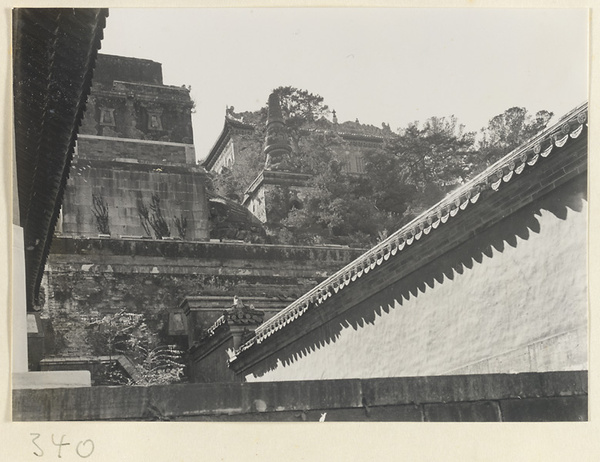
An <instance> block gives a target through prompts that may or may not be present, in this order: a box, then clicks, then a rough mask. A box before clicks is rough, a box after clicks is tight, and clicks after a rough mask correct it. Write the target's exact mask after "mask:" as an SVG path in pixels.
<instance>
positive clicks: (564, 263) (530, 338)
mask: <svg viewBox="0 0 600 462" xmlns="http://www.w3.org/2000/svg"><path fill="white" fill-rule="evenodd" d="M10 21H11V29H12V35H11V37H10V40H11V42H12V44H11V56H10V64H11V65H12V70H11V72H10V76H11V78H12V80H11V83H10V85H11V86H10V90H7V91H8V92H9V93H10V94H11V100H10V101H11V106H10V108H9V109H8V112H9V113H12V117H11V119H10V120H11V122H10V127H6V130H11V131H12V135H13V145H12V151H11V155H10V164H8V161H7V163H6V165H11V164H12V177H13V181H12V186H11V191H10V194H9V197H10V195H12V203H11V204H12V205H11V206H10V208H11V209H12V219H9V223H12V230H11V235H12V238H11V241H10V246H11V247H10V248H11V254H12V255H11V269H10V274H11V278H10V292H11V296H10V310H12V317H11V318H10V319H11V320H10V323H11V325H10V326H9V328H10V329H11V330H12V341H11V346H10V349H11V354H10V371H11V373H10V377H11V384H12V385H11V391H10V393H11V398H10V400H11V403H12V404H11V409H12V411H11V412H12V420H13V422H75V421H76V422H81V421H87V422H138V423H141V422H171V423H173V422H175V423H186V425H187V426H185V425H184V426H183V427H182V426H178V427H177V428H178V429H182V430H181V431H183V432H185V431H186V430H185V429H186V428H190V429H191V428H194V427H193V425H192V424H191V422H220V423H223V422H238V425H237V426H234V427H231V428H234V429H235V430H234V431H235V432H241V433H243V432H244V431H245V430H244V428H246V427H247V426H248V427H249V428H253V427H252V425H251V423H258V422H263V423H264V422H271V423H273V422H275V423H283V422H286V425H287V424H290V423H296V424H298V425H308V426H310V425H311V422H312V423H315V424H317V423H319V424H322V423H325V424H327V423H330V422H365V423H366V422H372V423H373V424H368V425H367V428H368V427H369V425H376V424H375V423H376V422H414V423H420V424H419V425H418V426H417V427H418V428H420V430H422V431H427V429H428V428H432V429H433V428H437V427H435V426H434V425H433V424H432V423H434V422H438V423H439V422H444V423H451V422H454V423H457V422H461V423H464V424H461V425H460V426H458V428H459V429H460V428H463V429H466V428H471V427H467V424H466V423H467V422H468V423H479V422H487V423H496V424H497V425H499V426H500V427H505V426H508V427H510V426H511V425H514V423H517V422H529V423H531V422H546V423H556V422H588V420H589V419H590V416H589V411H588V404H589V403H588V370H589V366H588V364H589V360H590V352H589V350H590V348H589V343H590V340H591V339H590V335H589V320H590V314H589V304H590V303H589V300H588V298H589V289H590V287H589V268H588V261H589V259H591V258H592V257H591V255H589V254H588V249H589V246H588V238H589V236H588V227H589V217H588V200H589V198H588V186H589V181H588V138H589V135H590V134H589V132H588V130H589V118H590V114H589V112H588V94H589V85H590V78H589V66H590V60H589V56H590V46H589V37H590V35H589V34H590V31H589V21H590V10H589V9H587V8H112V7H111V8H62V7H60V8H39V7H18V8H14V9H12V11H11V13H10ZM8 158H9V156H7V159H8ZM10 310H9V311H10ZM239 422H245V423H244V424H243V426H240V425H242V424H239ZM509 423H510V424H509ZM161 425H163V424H161ZM164 425H166V427H162V426H161V427H160V428H167V429H168V428H169V425H172V424H164ZM206 425H207V426H208V427H207V426H204V427H202V428H210V425H213V426H214V425H216V424H214V423H213V424H206ZM364 425H365V424H363V426H364ZM279 426H280V427H281V424H279ZM135 428H137V427H135ZM227 428H230V427H227ZM268 428H271V427H268ZM284 428H285V427H284ZM289 428H302V427H289ZM313 428H314V427H313ZM322 428H327V427H322V426H319V427H318V429H322ZM361 428H362V427H361ZM411 428H412V427H411ZM452 428H456V427H452ZM31 431H32V432H33V431H34V430H31ZM35 431H37V430H35ZM178 431H179V430H178ZM459 431H460V430H459ZM40 432H41V430H40ZM59 433H60V432H56V433H53V435H52V438H50V434H47V435H46V434H43V433H39V432H38V433H31V434H29V433H27V434H26V438H25V440H26V442H25V443H24V444H28V445H29V446H30V447H29V448H28V451H26V453H27V454H29V457H30V458H32V459H34V458H36V457H38V458H39V457H42V456H43V454H46V455H47V456H51V457H56V456H57V455H58V457H65V458H67V457H72V459H69V460H76V459H79V458H87V457H90V460H92V459H94V457H96V459H95V460H104V459H100V457H101V456H100V455H99V453H100V452H101V451H102V450H104V451H106V450H107V449H106V447H104V449H102V448H101V446H102V444H101V443H99V442H97V441H96V442H94V440H93V437H92V436H91V435H87V436H86V435H83V436H81V435H78V436H73V440H72V441H70V442H69V445H67V444H66V443H65V444H62V442H63V440H60V441H61V442H60V443H58V442H57V440H56V438H57V437H59V436H60V434H59ZM36 435H37V436H36ZM80 436H81V437H80ZM65 441H66V440H65ZM204 444H206V442H205V443H204ZM513 450H514V449H510V450H508V451H509V452H508V453H507V454H511V452H510V451H513ZM61 451H62V452H61ZM95 451H97V453H96V454H94V452H95ZM508 458H509V459H511V460H516V459H514V458H512V457H508ZM24 460H25V459H24ZM27 460H29V459H27ZM111 460H113V459H111ZM152 460H154V459H152ZM328 460H331V459H328ZM347 460H350V459H347ZM352 460H354V459H352ZM357 460H358V459H357ZM477 460H480V459H477ZM481 460H483V459H481Z"/></svg>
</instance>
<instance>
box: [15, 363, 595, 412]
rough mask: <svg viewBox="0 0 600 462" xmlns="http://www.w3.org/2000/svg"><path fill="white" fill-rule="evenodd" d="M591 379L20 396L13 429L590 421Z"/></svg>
mask: <svg viewBox="0 0 600 462" xmlns="http://www.w3.org/2000/svg"><path fill="white" fill-rule="evenodd" d="M587 394H588V387H587V373H586V372H551V373H529V374H506V375H505V374H490V375H463V376H445V377H403V378H390V379H366V380H365V379H362V380H359V379H356V380H321V381H299V382H269V383H242V384H240V383H212V384H182V385H167V386H152V387H91V388H71V389H45V390H14V391H13V420H16V421H35V420H171V421H290V422H303V421H307V422H316V421H318V420H319V419H320V418H321V416H322V414H323V413H327V414H326V416H325V419H326V421H417V422H419V421H421V422H422V421H425V422H452V421H454V422H517V421H520V422H541V421H587V419H588V412H587V402H588V399H587Z"/></svg>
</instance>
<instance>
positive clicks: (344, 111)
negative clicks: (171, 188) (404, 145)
mask: <svg viewBox="0 0 600 462" xmlns="http://www.w3.org/2000/svg"><path fill="white" fill-rule="evenodd" d="M587 24H588V20H587V10H585V9H536V10H534V9H475V8H471V9H456V8H453V9H116V8H112V9H111V10H110V16H109V18H108V21H107V26H106V29H105V38H104V41H103V42H102V50H101V52H103V53H108V54H117V55H123V56H132V57H138V58H146V59H151V60H154V61H158V62H161V63H162V64H163V76H164V83H165V84H168V85H178V86H179V85H182V84H185V85H191V86H192V92H191V94H192V98H193V100H194V101H195V102H196V113H195V114H194V115H193V124H194V140H195V144H196V152H197V156H198V158H199V159H202V158H204V157H205V156H206V154H207V153H208V151H209V150H210V148H211V146H212V145H213V144H214V142H215V141H216V139H217V136H218V135H219V133H220V131H221V129H222V126H223V120H224V115H225V107H226V106H227V105H229V106H235V109H236V111H245V110H256V109H258V108H259V107H261V106H262V105H263V104H265V102H266V100H267V98H268V95H269V93H270V91H271V90H272V89H274V88H276V87H278V86H284V85H291V86H295V87H298V88H303V89H306V90H309V91H310V92H312V93H317V94H319V95H321V96H323V97H324V98H325V103H326V104H327V105H328V106H329V107H330V108H332V109H335V110H336V111H337V114H338V119H339V120H340V122H342V121H346V120H355V119H359V120H360V122H362V123H370V124H373V125H376V126H381V123H382V122H386V123H389V124H390V125H391V128H392V129H393V130H396V129H397V128H398V127H401V126H405V125H406V124H407V123H409V122H412V121H415V120H425V119H426V118H428V117H430V116H448V115H455V116H456V117H458V119H459V121H460V122H462V123H464V124H465V125H466V126H467V129H469V130H478V129H480V128H481V127H483V126H485V125H487V122H488V121H489V119H490V118H492V117H493V116H494V115H496V114H499V113H501V112H503V111H504V110H505V109H508V108H509V107H512V106H524V107H526V108H527V109H528V110H529V111H531V112H536V111H538V110H540V109H547V110H549V111H553V112H554V113H555V114H556V116H557V117H558V116H560V115H562V114H563V113H565V112H567V111H569V110H570V109H572V108H573V107H575V106H576V105H578V104H580V103H582V102H583V101H585V100H586V99H587V65H588V63H587V57H588V48H587V40H588V36H587V32H588V31H587Z"/></svg>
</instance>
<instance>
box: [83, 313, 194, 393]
mask: <svg viewBox="0 0 600 462" xmlns="http://www.w3.org/2000/svg"><path fill="white" fill-rule="evenodd" d="M87 337H88V339H87V340H88V344H89V345H90V346H91V347H92V350H93V352H94V354H96V355H98V356H114V355H124V356H125V357H127V358H128V359H129V360H130V361H131V364H132V368H130V369H129V370H127V373H124V372H123V371H121V370H120V369H118V368H117V367H114V366H113V367H107V368H105V370H103V371H102V374H103V375H104V377H103V379H104V380H103V382H105V383H114V384H121V385H163V384H169V383H175V382H179V381H180V380H181V378H182V376H183V373H184V365H183V363H182V355H183V352H182V351H181V350H178V349H177V348H176V347H175V346H173V345H162V344H160V343H159V339H158V335H157V334H156V333H153V332H151V330H150V329H149V328H148V325H147V324H146V320H145V318H144V315H143V314H135V313H129V312H126V311H125V310H121V311H119V312H118V313H115V314H108V315H105V316H103V317H101V318H99V319H97V320H95V321H93V322H91V323H90V325H89V327H88V335H87Z"/></svg>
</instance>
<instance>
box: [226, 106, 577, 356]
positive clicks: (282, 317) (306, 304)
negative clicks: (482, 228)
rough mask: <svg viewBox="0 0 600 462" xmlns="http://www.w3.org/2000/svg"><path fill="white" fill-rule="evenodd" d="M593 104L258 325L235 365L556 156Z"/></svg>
mask: <svg viewBox="0 0 600 462" xmlns="http://www.w3.org/2000/svg"><path fill="white" fill-rule="evenodd" d="M587 108H588V105H587V102H586V103H583V104H581V105H580V106H578V107H576V108H575V109H573V110H572V111H570V112H569V113H567V114H566V115H565V116H563V117H562V118H561V119H560V120H559V122H558V123H556V124H554V125H553V126H552V127H550V128H548V129H546V130H543V131H542V132H541V133H540V134H538V135H537V136H535V137H533V138H531V139H530V140H529V141H528V142H526V143H524V144H523V145H521V146H519V147H518V148H516V149H515V150H513V151H512V152H510V153H509V154H507V155H506V156H504V157H503V158H502V159H500V160H499V161H498V162H496V163H495V164H493V165H492V166H490V167H489V168H487V169H486V170H485V171H483V172H482V173H480V174H479V175H477V176H476V177H475V178H473V179H472V180H470V181H469V182H467V183H466V184H465V185H463V186H462V187H460V188H459V189H458V190H456V191H454V192H453V193H451V194H449V195H448V196H447V197H446V198H444V199H442V200H441V201H440V202H438V203H437V204H435V205H434V206H432V207H430V208H429V209H428V210H426V211H425V212H424V213H422V214H421V215H419V216H418V217H416V218H415V219H414V220H412V221H411V222H410V223H408V224H407V225H405V226H403V227H402V228H401V229H399V230H398V231H396V232H395V233H393V234H392V235H391V236H389V237H388V238H387V239H385V240H384V241H382V242H381V243H379V244H378V245H376V246H375V247H373V248H372V249H370V250H369V251H367V252H366V253H364V254H363V255H361V256H360V257H359V258H357V259H356V260H354V261H353V262H351V263H349V264H348V265H346V266H345V267H344V268H342V269H341V270H339V271H338V272H336V273H335V274H333V275H332V276H330V277H329V278H327V279H326V280H325V281H323V282H322V283H320V284H318V285H317V286H315V287H314V288H313V289H311V290H310V291H309V292H307V293H306V294H305V295H303V296H302V297H300V298H299V299H297V300H296V301H294V302H293V303H291V304H290V305H288V306H287V307H286V308H284V309H283V310H282V311H280V312H279V313H278V314H276V315H275V316H273V317H272V318H270V319H269V320H268V321H266V322H265V323H263V324H261V325H260V326H258V328H257V329H256V331H255V336H254V337H253V338H252V339H250V340H249V341H247V342H246V343H244V344H243V345H242V346H241V347H240V348H239V349H238V350H237V351H236V353H235V356H234V357H233V358H231V359H230V364H231V363H234V362H235V361H236V360H237V357H238V356H239V355H242V354H244V352H245V351H247V350H249V349H251V348H252V347H253V346H254V345H257V344H260V343H262V342H263V341H264V340H265V339H267V338H268V337H270V336H271V335H273V334H274V333H275V332H277V331H279V330H281V329H282V328H284V327H285V326H287V325H289V324H290V323H292V322H294V321H295V320H297V319H299V318H300V317H301V316H302V315H303V314H304V313H305V312H306V311H308V310H309V309H313V308H314V307H317V306H319V305H320V304H321V303H323V302H324V301H325V300H327V299H328V298H330V297H331V296H333V295H334V294H335V293H337V292H338V291H340V290H342V289H344V287H346V286H348V285H350V284H352V283H353V282H354V281H356V279H358V278H360V277H361V276H362V275H363V274H366V273H368V272H369V271H371V270H373V269H374V268H376V267H377V266H379V265H381V264H382V263H383V262H384V261H387V260H389V259H390V258H392V257H394V256H395V255H396V254H397V253H398V252H401V251H402V250H403V249H404V248H405V247H406V246H410V245H412V244H413V243H414V242H416V241H418V240H419V239H420V238H421V237H422V236H423V235H427V234H429V233H430V232H434V231H435V230H436V229H437V228H438V227H439V226H440V224H443V223H446V222H447V221H448V220H449V219H450V218H452V217H454V216H456V214H457V213H458V212H459V211H461V210H465V209H466V208H467V207H468V206H469V205H470V204H474V203H476V202H477V200H478V199H479V197H480V194H481V193H482V192H484V191H496V190H498V189H499V188H500V187H501V185H502V183H508V182H509V181H510V180H511V179H512V178H513V177H515V175H520V174H521V173H522V172H523V170H524V169H525V168H526V167H529V168H531V167H534V166H535V165H536V164H537V163H538V162H539V161H540V159H543V158H545V157H547V156H548V155H550V153H551V152H552V150H553V149H554V148H555V147H558V148H561V147H563V146H564V145H565V144H566V143H568V141H569V139H574V138H577V137H579V136H580V135H581V133H582V132H583V131H584V125H586V124H587Z"/></svg>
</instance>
